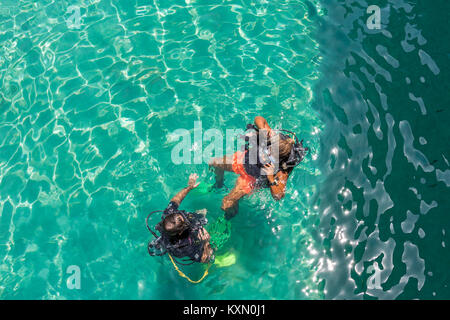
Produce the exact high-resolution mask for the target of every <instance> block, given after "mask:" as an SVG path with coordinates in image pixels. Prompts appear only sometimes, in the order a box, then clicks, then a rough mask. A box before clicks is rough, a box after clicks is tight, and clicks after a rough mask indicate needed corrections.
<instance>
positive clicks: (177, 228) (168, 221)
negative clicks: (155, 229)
mask: <svg viewBox="0 0 450 320" xmlns="http://www.w3.org/2000/svg"><path fill="white" fill-rule="evenodd" d="M162 227H163V230H164V231H165V232H166V233H167V234H168V235H169V236H176V235H178V234H181V233H182V232H183V231H184V230H186V229H187V227H188V226H187V223H186V221H185V219H184V217H183V215H182V214H180V213H171V214H169V215H167V216H166V217H165V218H164V220H163V222H162Z"/></svg>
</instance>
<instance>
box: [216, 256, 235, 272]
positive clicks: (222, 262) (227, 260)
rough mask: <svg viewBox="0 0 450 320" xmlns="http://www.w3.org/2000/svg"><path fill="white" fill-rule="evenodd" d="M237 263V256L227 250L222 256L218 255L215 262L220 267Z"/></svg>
mask: <svg viewBox="0 0 450 320" xmlns="http://www.w3.org/2000/svg"><path fill="white" fill-rule="evenodd" d="M235 263H236V256H235V255H234V253H232V252H227V253H225V254H223V255H221V256H217V257H216V259H215V261H214V264H215V265H216V266H217V267H219V268H222V267H229V266H231V265H233V264H235Z"/></svg>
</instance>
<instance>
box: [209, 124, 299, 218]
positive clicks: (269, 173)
mask: <svg viewBox="0 0 450 320" xmlns="http://www.w3.org/2000/svg"><path fill="white" fill-rule="evenodd" d="M276 131H281V132H276ZM285 133H287V134H285ZM288 134H291V135H293V136H294V138H295V140H294V139H292V138H291V137H290V136H289V135H288ZM244 138H245V140H246V144H245V150H244V151H237V152H236V153H234V154H233V155H225V156H224V157H223V158H222V157H219V158H213V159H212V160H211V161H210V163H209V166H210V167H213V168H214V170H215V174H216V184H215V187H216V188H221V187H222V186H223V180H224V172H225V171H230V172H234V173H236V174H238V175H239V177H238V178H237V180H236V184H235V186H234V188H233V189H232V190H231V191H230V193H229V194H228V195H226V196H225V197H224V198H223V200H222V206H221V209H222V210H223V211H225V218H226V219H228V220H229V219H231V218H232V217H234V216H235V215H236V214H237V213H238V203H239V199H241V198H242V197H243V196H245V195H248V194H251V193H253V192H254V191H255V190H257V189H261V188H270V192H271V195H272V197H273V199H275V200H277V201H278V200H281V199H282V198H283V197H284V195H285V190H286V183H287V179H288V178H289V175H290V174H291V172H292V170H293V169H294V167H295V166H297V165H298V164H299V163H300V162H301V161H302V160H303V158H304V156H305V155H306V152H307V151H308V148H305V147H303V140H301V141H298V138H297V136H296V135H295V134H294V133H293V132H290V131H288V130H273V129H272V128H270V126H269V124H268V123H267V120H266V119H264V118H263V117H261V116H257V117H255V121H254V124H249V125H247V133H246V134H245V136H244Z"/></svg>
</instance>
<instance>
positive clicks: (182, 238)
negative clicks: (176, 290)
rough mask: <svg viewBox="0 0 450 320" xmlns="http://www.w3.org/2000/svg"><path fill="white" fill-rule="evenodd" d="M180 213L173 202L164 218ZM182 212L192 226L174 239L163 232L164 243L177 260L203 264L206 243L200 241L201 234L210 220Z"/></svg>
mask: <svg viewBox="0 0 450 320" xmlns="http://www.w3.org/2000/svg"><path fill="white" fill-rule="evenodd" d="M179 212H180V210H178V204H176V203H175V202H173V201H171V202H170V203H169V205H168V206H167V208H166V210H164V213H163V215H162V218H163V219H164V217H165V216H167V215H169V214H172V213H179ZM181 212H182V213H183V214H184V216H185V217H186V218H187V219H188V220H189V223H190V225H191V226H190V227H189V228H188V229H186V230H185V231H184V232H183V233H182V234H181V235H177V236H174V237H170V236H168V235H167V234H166V233H164V232H162V233H161V236H162V242H163V243H165V244H166V245H167V244H168V245H169V246H168V247H169V249H168V252H169V253H170V254H171V255H173V256H175V257H177V258H183V257H188V258H190V259H191V260H192V261H195V262H201V259H202V254H203V248H204V241H203V240H201V239H200V236H199V232H200V230H201V229H203V226H204V225H206V223H207V222H208V220H207V219H206V218H205V217H204V216H203V215H201V214H197V213H191V212H186V211H184V210H183V211H181Z"/></svg>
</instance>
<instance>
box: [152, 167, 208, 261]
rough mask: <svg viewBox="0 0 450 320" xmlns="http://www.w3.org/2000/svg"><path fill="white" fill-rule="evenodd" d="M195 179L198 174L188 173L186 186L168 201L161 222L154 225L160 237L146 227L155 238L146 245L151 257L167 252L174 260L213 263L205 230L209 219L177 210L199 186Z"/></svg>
mask: <svg viewBox="0 0 450 320" xmlns="http://www.w3.org/2000/svg"><path fill="white" fill-rule="evenodd" d="M197 178H198V176H197V174H195V173H194V174H191V175H190V176H189V182H188V186H187V187H185V188H183V189H182V190H181V191H180V192H178V193H177V194H176V195H175V196H174V197H173V198H172V199H171V200H170V203H169V205H168V207H167V208H166V209H165V210H164V212H163V214H162V217H161V222H159V223H158V224H157V225H156V230H158V231H159V232H160V234H161V235H160V236H159V237H158V236H157V235H156V234H155V233H154V232H153V231H152V230H150V228H149V230H150V231H151V232H152V234H153V235H154V236H155V237H156V239H154V240H153V241H151V242H150V243H149V253H150V254H151V255H163V254H165V253H169V254H170V255H172V256H174V257H177V258H187V259H188V260H190V263H188V264H191V263H194V262H201V263H208V262H211V261H213V260H214V251H213V249H212V247H211V244H210V236H209V233H208V232H207V231H206V229H205V228H204V225H206V224H207V222H208V220H207V219H206V218H205V216H204V215H202V214H198V213H191V212H186V211H184V210H178V207H179V205H180V203H181V201H183V199H184V198H185V197H186V195H187V194H188V193H189V191H191V190H192V189H194V188H196V187H197V186H198V183H196V180H197ZM157 252H159V253H157ZM183 262H185V261H183ZM178 263H180V262H178ZM180 264H186V263H180Z"/></svg>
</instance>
